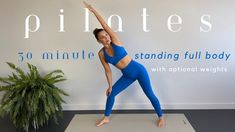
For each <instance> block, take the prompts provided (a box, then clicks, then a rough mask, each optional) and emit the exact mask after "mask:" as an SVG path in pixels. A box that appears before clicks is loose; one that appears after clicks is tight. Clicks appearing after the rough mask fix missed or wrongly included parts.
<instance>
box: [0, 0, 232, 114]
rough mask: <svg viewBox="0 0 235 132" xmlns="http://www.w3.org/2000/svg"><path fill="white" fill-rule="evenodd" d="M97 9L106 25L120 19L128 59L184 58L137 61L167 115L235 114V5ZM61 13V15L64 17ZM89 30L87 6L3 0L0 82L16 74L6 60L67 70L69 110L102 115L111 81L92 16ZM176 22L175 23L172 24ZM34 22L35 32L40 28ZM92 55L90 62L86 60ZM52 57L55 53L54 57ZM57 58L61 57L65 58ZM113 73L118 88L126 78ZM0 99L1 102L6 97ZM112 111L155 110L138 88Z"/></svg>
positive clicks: (104, 3) (134, 4)
mask: <svg viewBox="0 0 235 132" xmlns="http://www.w3.org/2000/svg"><path fill="white" fill-rule="evenodd" d="M88 2H90V3H91V4H93V6H94V7H96V8H97V10H98V11H100V13H101V14H102V15H103V17H104V18H105V20H107V19H108V17H109V16H111V15H113V14H118V15H119V16H120V17H121V18H122V22H123V30H124V32H119V33H118V35H119V37H120V38H121V40H122V41H123V43H125V47H126V50H127V51H128V53H129V55H130V56H132V57H133V58H135V54H137V53H157V54H158V53H160V52H162V51H165V52H167V53H173V54H174V53H179V54H180V58H179V59H178V60H177V61H174V60H173V59H136V61H138V62H141V63H143V64H144V65H145V66H146V68H147V70H148V72H149V75H150V78H151V82H152V86H153V90H154V92H155V93H156V95H157V96H158V98H159V100H160V102H161V104H162V107H163V108H164V109H211V108H212V109H220V108H223V109H232V108H233V109H234V108H235V96H234V93H235V90H234V85H235V82H234V77H235V70H234V69H233V67H234V66H235V59H234V52H235V46H234V43H235V38H234V34H235V16H234V15H232V14H233V13H234V12H235V9H234V5H235V1H233V2H232V1H231V0H224V1H214V0H206V1H205V0H194V1H188V0H176V1H171V0H148V1H146V0H142V1H135V0H128V1H126V0H119V1H110V0H96V1H91V0H90V1H88ZM143 8H146V10H147V14H148V15H149V16H148V17H147V29H149V30H150V31H149V32H145V31H143V28H142V26H143V22H142V21H143V17H142V14H143ZM60 9H63V10H64V13H60ZM30 14H35V15H37V16H38V17H39V19H40V28H39V30H38V31H37V32H34V33H30V34H29V38H28V39H26V38H24V37H25V19H26V17H27V16H29V15H30ZM60 14H63V15H64V30H65V32H59V22H60V21H59V15H60ZM174 14H177V15H178V16H180V17H181V18H182V24H181V25H174V26H173V29H174V30H176V29H177V28H180V27H181V28H182V29H181V31H179V32H172V31H170V30H169V29H168V27H167V20H168V17H169V16H171V15H174ZM206 14H207V15H209V16H210V18H206V19H205V20H206V21H208V22H209V23H210V24H211V25H212V28H211V30H210V31H209V32H200V27H201V28H203V29H204V30H206V29H208V26H207V25H205V24H203V23H202V22H201V16H203V15H206ZM89 20H90V21H89V28H90V30H91V32H85V10H84V6H83V5H82V1H78V0H50V1H48V0H40V1H39V0H38V1H32V0H21V1H16V0H7V1H6V0H5V1H3V0H1V1H0V67H1V71H0V76H6V75H7V74H10V73H11V70H10V69H9V68H8V66H7V65H6V63H5V62H6V61H10V62H13V63H15V64H17V65H19V66H21V67H23V68H25V69H26V65H25V62H29V63H32V64H34V65H36V66H37V67H38V68H39V70H40V71H42V74H43V73H45V72H48V71H51V70H54V69H62V70H63V71H64V72H65V75H66V78H67V79H68V80H67V81H65V82H63V83H60V84H59V86H60V87H61V88H63V89H64V90H65V91H67V92H68V93H69V94H70V96H69V97H65V100H66V101H67V104H65V105H64V109H66V110H83V109H85V110H93V109H104V105H105V101H106V96H105V94H104V93H105V89H106V87H107V82H106V79H105V75H104V70H103V67H102V65H101V64H100V61H99V59H98V56H97V51H98V50H99V49H100V48H101V45H99V44H98V43H97V42H96V40H95V38H94V37H93V35H92V30H93V29H94V28H95V27H100V25H99V23H98V22H97V20H96V19H95V17H94V16H93V15H91V14H90V17H89ZM173 21H175V20H173ZM35 26H36V25H35V20H34V19H31V21H30V28H31V29H34V28H35ZM117 27H118V26H117V19H116V18H113V23H112V28H113V29H114V30H116V29H117ZM57 51H58V52H59V53H61V54H62V53H63V52H70V53H71V52H79V55H80V54H82V52H83V51H84V52H85V55H86V56H85V59H83V58H82V57H81V56H79V58H78V59H77V60H73V59H69V60H62V59H59V60H57V59H53V60H43V59H42V56H41V55H42V53H43V52H53V53H55V54H56V52H57ZM186 51H189V52H196V51H201V52H202V56H201V58H200V59H192V60H190V59H184V58H183V57H184V53H185V52H186ZM206 51H208V52H210V53H217V54H219V53H222V52H223V51H224V53H226V54H230V56H229V58H228V60H227V61H226V60H225V59H205V58H204V57H205V53H206ZM19 52H23V53H24V54H26V53H28V52H31V53H32V54H33V58H32V59H30V60H24V61H23V62H21V61H20V60H19V54H18V53H19ZM89 52H92V53H94V58H93V59H88V58H87V54H88V53H89ZM55 54H54V55H55ZM61 54H60V55H61ZM160 67H164V68H166V70H168V68H178V67H179V68H198V71H196V72H193V71H189V72H181V71H176V72H170V71H166V72H161V71H155V72H154V71H152V69H153V68H160ZM217 67H218V68H220V69H221V68H223V71H218V72H216V73H213V72H201V71H200V68H217ZM112 69H113V82H115V81H116V80H117V79H118V78H119V77H120V76H121V72H120V71H118V70H117V69H116V68H115V67H112ZM2 94H3V93H1V95H0V96H2ZM114 108H115V109H152V106H151V105H150V102H149V101H148V99H147V98H146V96H145V95H144V94H143V92H142V90H141V87H140V86H139V85H138V83H137V82H135V83H134V84H132V85H131V86H130V87H129V88H128V89H127V90H126V91H124V92H122V93H121V94H120V95H119V96H118V97H117V98H116V102H115V107H114Z"/></svg>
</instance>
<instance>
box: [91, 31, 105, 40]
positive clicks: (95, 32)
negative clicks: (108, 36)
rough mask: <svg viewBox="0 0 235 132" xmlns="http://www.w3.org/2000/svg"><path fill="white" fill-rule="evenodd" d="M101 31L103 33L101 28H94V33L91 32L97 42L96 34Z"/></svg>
mask: <svg viewBox="0 0 235 132" xmlns="http://www.w3.org/2000/svg"><path fill="white" fill-rule="evenodd" d="M101 31H104V29H103V28H96V29H94V31H93V34H94V35H95V38H96V39H97V40H99V39H98V34H99V32H101Z"/></svg>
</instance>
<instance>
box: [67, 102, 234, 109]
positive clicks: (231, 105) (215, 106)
mask: <svg viewBox="0 0 235 132" xmlns="http://www.w3.org/2000/svg"><path fill="white" fill-rule="evenodd" d="M104 108H105V105H80V104H63V109H64V110H104ZM117 109H118V110H128V109H150V110H152V109H153V107H152V105H151V104H122V105H121V104H116V105H114V107H113V110H117ZM162 109H163V110H164V109H168V110H169V109H173V110H177V109H235V103H190V104H187V103H174V104H162Z"/></svg>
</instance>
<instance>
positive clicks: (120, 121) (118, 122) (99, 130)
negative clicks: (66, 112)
mask: <svg viewBox="0 0 235 132" xmlns="http://www.w3.org/2000/svg"><path fill="white" fill-rule="evenodd" d="M102 116H103V115H101V114H76V115H75V116H74V117H73V119H72V120H71V122H70V123H69V125H68V127H67V128H66V130H65V132H195V130H194V129H193V127H192V126H191V124H190V123H189V121H188V120H187V118H186V117H185V116H184V114H164V119H165V125H164V126H163V127H161V128H159V127H157V125H156V121H157V117H156V115H155V114H112V115H111V117H110V123H109V124H105V125H103V126H101V127H96V125H95V124H96V122H97V121H99V120H100V119H101V118H102Z"/></svg>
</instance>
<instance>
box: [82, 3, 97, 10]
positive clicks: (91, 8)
mask: <svg viewBox="0 0 235 132" xmlns="http://www.w3.org/2000/svg"><path fill="white" fill-rule="evenodd" d="M83 4H84V5H85V7H86V8H87V9H89V10H90V11H91V12H93V11H94V8H93V7H92V6H91V5H90V4H88V3H86V2H85V1H83Z"/></svg>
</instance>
